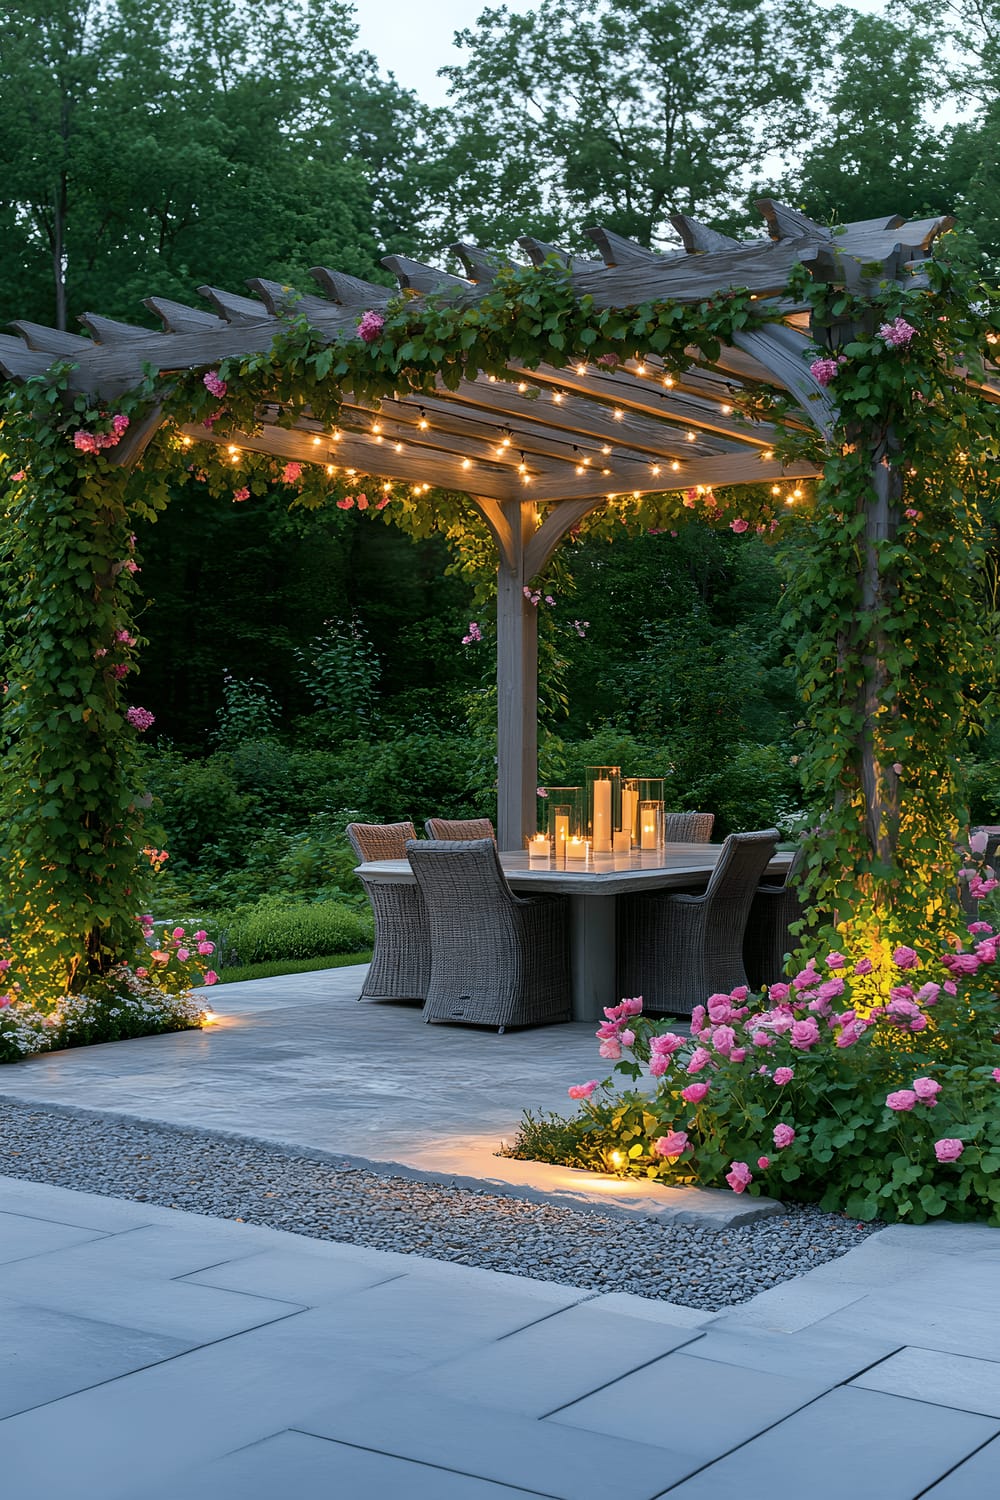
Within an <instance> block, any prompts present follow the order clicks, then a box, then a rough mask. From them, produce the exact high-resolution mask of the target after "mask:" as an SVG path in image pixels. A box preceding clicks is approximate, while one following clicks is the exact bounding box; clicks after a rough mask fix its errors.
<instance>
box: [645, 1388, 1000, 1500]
mask: <svg viewBox="0 0 1000 1500" xmlns="http://www.w3.org/2000/svg"><path fill="white" fill-rule="evenodd" d="M997 1431H1000V1424H998V1423H996V1422H993V1421H990V1420H989V1419H988V1418H986V1417H978V1416H970V1415H969V1414H968V1413H967V1412H957V1411H949V1410H947V1409H946V1408H945V1407H943V1406H929V1405H926V1404H925V1403H924V1402H922V1401H906V1400H903V1399H901V1398H900V1397H898V1396H887V1395H884V1394H883V1393H882V1392H880V1391H861V1390H857V1389H855V1388H853V1387H847V1386H841V1387H839V1388H838V1389H837V1390H835V1391H831V1392H829V1394H828V1395H826V1396H822V1397H821V1398H820V1399H819V1400H818V1401H814V1402H812V1404H811V1405H809V1406H806V1407H804V1408H803V1409H802V1410H801V1411H799V1412H796V1413H795V1414H794V1416H791V1417H789V1418H788V1419H787V1421H784V1422H779V1423H778V1424H777V1426H775V1427H772V1428H770V1429H769V1430H768V1431H767V1432H763V1433H761V1434H760V1436H759V1437H756V1438H754V1439H753V1440H752V1441H751V1442H749V1443H746V1444H744V1446H743V1447H741V1448H738V1449H736V1451H735V1452H734V1453H730V1454H729V1455H728V1456H727V1457H725V1458H722V1459H719V1461H718V1462H717V1463H713V1464H709V1466H708V1467H707V1468H705V1469H702V1470H701V1471H700V1472H699V1473H698V1474H696V1475H695V1476H694V1477H693V1478H690V1479H687V1480H686V1481H685V1482H684V1483H683V1484H681V1485H678V1486H677V1488H676V1489H675V1490H673V1491H672V1492H671V1496H670V1500H675V1497H676V1500H806V1497H808V1500H844V1497H845V1496H851V1497H852V1500H914V1497H915V1496H917V1495H922V1494H923V1493H924V1490H925V1489H926V1488H927V1487H928V1486H929V1485H931V1484H933V1483H934V1481H935V1480H936V1479H940V1478H941V1477H942V1475H944V1474H946V1473H947V1472H948V1471H949V1469H951V1468H953V1467H954V1465H955V1464H958V1463H961V1461H962V1460H963V1459H964V1458H966V1457H968V1455H969V1454H971V1453H973V1452H974V1451H975V1450H976V1449H977V1448H979V1447H980V1446H981V1445H982V1444H983V1443H985V1442H987V1441H988V1440H989V1439H990V1438H992V1437H993V1436H994V1434H995V1433H996V1432H997ZM988 1493H989V1492H988V1491H987V1492H983V1493H982V1494H981V1495H980V1496H977V1497H976V1500H987V1494H988Z"/></svg>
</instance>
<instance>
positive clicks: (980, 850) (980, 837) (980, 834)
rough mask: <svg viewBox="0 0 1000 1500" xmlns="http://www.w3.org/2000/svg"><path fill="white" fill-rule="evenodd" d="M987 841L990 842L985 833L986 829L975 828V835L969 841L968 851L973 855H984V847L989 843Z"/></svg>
mask: <svg viewBox="0 0 1000 1500" xmlns="http://www.w3.org/2000/svg"><path fill="white" fill-rule="evenodd" d="M989 841H990V836H989V834H988V833H987V832H986V829H985V828H977V829H976V831H975V833H974V834H973V835H972V837H971V838H970V839H969V849H970V850H971V852H972V853H973V854H985V853H986V846H987V844H988V843H989Z"/></svg>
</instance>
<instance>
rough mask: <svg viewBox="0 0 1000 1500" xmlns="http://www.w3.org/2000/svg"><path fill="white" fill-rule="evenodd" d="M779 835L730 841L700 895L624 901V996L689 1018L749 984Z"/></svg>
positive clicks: (736, 837) (621, 955) (620, 910)
mask: <svg viewBox="0 0 1000 1500" xmlns="http://www.w3.org/2000/svg"><path fill="white" fill-rule="evenodd" d="M778 837H779V834H778V830H777V829H776V828H768V829H765V830H764V831H763V832H758V833H731V834H730V835H729V837H728V838H727V839H726V841H725V843H724V844H723V846H722V852H721V853H720V855H719V861H718V864H717V865H716V867H715V870H714V872H713V874H712V877H711V879H710V880H709V882H708V887H707V889H706V890H705V891H704V893H703V894H701V895H692V894H689V893H688V892H680V891H664V892H655V893H650V894H648V895H636V896H628V897H620V898H619V901H618V993H619V994H621V995H641V996H642V998H643V1003H644V1008H645V1009H646V1010H647V1011H651V1012H654V1013H656V1012H660V1013H664V1014H667V1015H690V1014H691V1011H692V1010H693V1009H694V1007H695V1005H697V1004H699V1003H702V1002H704V1001H705V1000H706V999H707V998H708V996H709V995H712V994H716V993H727V994H728V992H729V991H730V990H733V989H735V988H736V987H737V985H741V984H746V983H747V976H746V971H745V970H744V967H743V934H744V932H745V930H746V925H747V918H748V916H749V914H750V904H751V902H752V901H753V896H754V891H755V890H756V889H757V885H758V882H759V881H760V878H761V876H762V875H763V873H764V871H765V870H766V869H767V867H768V865H769V863H770V862H771V859H772V857H773V855H774V851H775V847H776V845H777V842H778Z"/></svg>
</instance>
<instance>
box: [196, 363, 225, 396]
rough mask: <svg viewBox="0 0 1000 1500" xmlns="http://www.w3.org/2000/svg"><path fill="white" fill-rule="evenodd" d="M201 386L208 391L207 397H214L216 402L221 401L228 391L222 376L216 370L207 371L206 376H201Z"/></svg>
mask: <svg viewBox="0 0 1000 1500" xmlns="http://www.w3.org/2000/svg"><path fill="white" fill-rule="evenodd" d="M202 384H203V385H204V387H205V389H206V390H207V391H208V393H209V395H212V396H214V397H215V398H216V400H218V401H221V400H222V397H223V396H224V395H225V394H226V391H227V390H228V387H227V385H226V382H225V381H224V380H223V378H222V376H221V375H220V374H219V372H218V371H217V370H209V372H208V374H207V375H203V376H202Z"/></svg>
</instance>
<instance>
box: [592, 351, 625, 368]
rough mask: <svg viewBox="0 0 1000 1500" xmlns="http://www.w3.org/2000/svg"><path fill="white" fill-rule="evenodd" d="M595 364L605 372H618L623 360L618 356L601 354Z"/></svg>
mask: <svg viewBox="0 0 1000 1500" xmlns="http://www.w3.org/2000/svg"><path fill="white" fill-rule="evenodd" d="M594 363H595V364H596V365H600V366H601V368H602V369H604V370H617V368H618V366H619V365H620V364H621V360H620V359H619V357H618V355H617V354H599V355H598V356H597V358H596V359H595V361H594Z"/></svg>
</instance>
